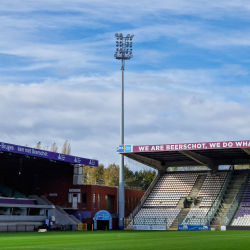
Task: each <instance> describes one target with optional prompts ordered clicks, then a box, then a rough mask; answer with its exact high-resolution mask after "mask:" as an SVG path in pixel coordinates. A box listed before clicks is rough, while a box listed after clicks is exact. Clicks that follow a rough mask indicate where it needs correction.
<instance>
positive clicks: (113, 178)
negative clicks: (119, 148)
mask: <svg viewBox="0 0 250 250" xmlns="http://www.w3.org/2000/svg"><path fill="white" fill-rule="evenodd" d="M103 179H104V185H105V186H116V187H117V186H119V166H118V165H116V164H115V163H113V164H110V165H109V166H108V167H107V168H105V169H104V174H103Z"/></svg>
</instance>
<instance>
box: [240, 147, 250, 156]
mask: <svg viewBox="0 0 250 250" xmlns="http://www.w3.org/2000/svg"><path fill="white" fill-rule="evenodd" d="M241 149H242V150H243V151H244V152H246V153H247V154H248V155H250V148H241Z"/></svg>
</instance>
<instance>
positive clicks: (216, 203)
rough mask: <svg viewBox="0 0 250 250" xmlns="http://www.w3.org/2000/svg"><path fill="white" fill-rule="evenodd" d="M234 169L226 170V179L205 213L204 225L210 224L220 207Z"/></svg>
mask: <svg viewBox="0 0 250 250" xmlns="http://www.w3.org/2000/svg"><path fill="white" fill-rule="evenodd" d="M233 172H234V170H230V171H229V172H228V175H227V177H226V180H225V181H224V184H223V186H222V188H221V191H220V192H219V194H218V196H217V197H216V199H215V201H214V203H213V205H212V206H211V208H210V209H209V211H208V213H207V215H206V225H210V224H211V222H212V220H213V218H214V217H215V215H216V213H217V211H218V210H219V208H220V205H221V202H222V201H223V197H224V195H225V193H226V191H227V189H228V187H229V184H230V182H231V179H232V175H233Z"/></svg>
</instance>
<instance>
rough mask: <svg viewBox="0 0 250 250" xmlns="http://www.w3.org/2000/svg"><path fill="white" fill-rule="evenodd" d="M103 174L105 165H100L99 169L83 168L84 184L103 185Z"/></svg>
mask: <svg viewBox="0 0 250 250" xmlns="http://www.w3.org/2000/svg"><path fill="white" fill-rule="evenodd" d="M103 173H104V165H102V164H100V165H99V167H97V168H96V167H90V166H84V167H83V184H92V185H103V184H104V180H103Z"/></svg>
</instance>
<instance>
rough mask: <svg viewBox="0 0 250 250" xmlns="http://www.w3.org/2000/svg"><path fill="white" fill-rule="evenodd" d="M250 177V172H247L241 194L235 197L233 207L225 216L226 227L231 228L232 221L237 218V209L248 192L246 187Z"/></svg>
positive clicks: (240, 190)
mask: <svg viewBox="0 0 250 250" xmlns="http://www.w3.org/2000/svg"><path fill="white" fill-rule="evenodd" d="M249 177H250V171H249V170H248V172H247V175H246V176H245V180H244V182H243V183H242V184H241V187H240V189H239V192H238V194H237V195H236V196H235V198H234V200H233V202H232V204H231V207H230V208H229V210H228V211H227V213H226V215H225V225H226V226H229V225H230V223H231V221H232V219H233V218H234V216H235V213H236V212H237V209H238V207H239V205H240V202H241V200H242V198H243V195H244V193H245V190H246V187H247V184H248V181H249Z"/></svg>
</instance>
